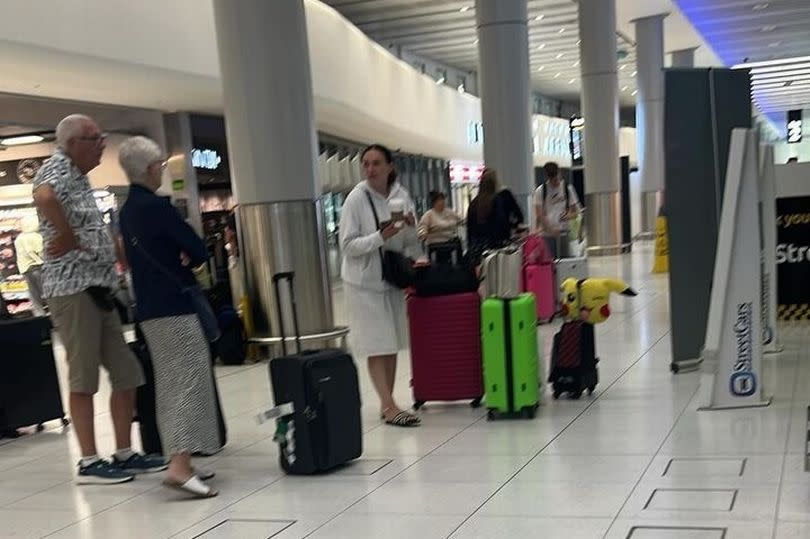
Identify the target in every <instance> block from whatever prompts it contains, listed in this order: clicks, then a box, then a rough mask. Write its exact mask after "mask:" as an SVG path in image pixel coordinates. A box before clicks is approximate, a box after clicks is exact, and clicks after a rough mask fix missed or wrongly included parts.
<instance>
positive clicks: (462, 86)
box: [456, 84, 467, 94]
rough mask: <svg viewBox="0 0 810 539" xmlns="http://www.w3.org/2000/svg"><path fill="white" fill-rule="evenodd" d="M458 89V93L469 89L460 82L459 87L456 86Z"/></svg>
mask: <svg viewBox="0 0 810 539" xmlns="http://www.w3.org/2000/svg"><path fill="white" fill-rule="evenodd" d="M456 90H458V93H460V94H463V93H466V91H467V90H466V88H464V85H463V84H459V85H458V88H456Z"/></svg>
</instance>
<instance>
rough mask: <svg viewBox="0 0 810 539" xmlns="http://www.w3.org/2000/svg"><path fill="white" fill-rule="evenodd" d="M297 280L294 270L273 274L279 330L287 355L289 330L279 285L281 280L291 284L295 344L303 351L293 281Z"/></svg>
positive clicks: (299, 351) (282, 345)
mask: <svg viewBox="0 0 810 539" xmlns="http://www.w3.org/2000/svg"><path fill="white" fill-rule="evenodd" d="M294 280H295V273H294V272H292V271H285V272H281V273H276V274H275V275H273V288H274V289H275V293H276V312H277V313H278V330H279V332H280V333H281V351H282V353H283V354H284V355H285V356H286V355H287V332H286V330H285V329H284V313H283V312H282V308H281V292H280V287H279V282H281V281H287V283H288V284H289V290H290V306H291V307H292V318H293V331H295V345H296V348H297V349H298V353H299V354H300V353H301V330H300V328H299V327H298V306H297V305H296V302H295V286H294V283H293V281H294Z"/></svg>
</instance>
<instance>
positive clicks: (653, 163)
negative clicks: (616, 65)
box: [633, 14, 667, 236]
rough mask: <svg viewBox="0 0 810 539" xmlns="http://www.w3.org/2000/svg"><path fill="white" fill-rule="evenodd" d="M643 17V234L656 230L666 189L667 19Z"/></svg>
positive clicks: (639, 51)
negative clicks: (665, 76)
mask: <svg viewBox="0 0 810 539" xmlns="http://www.w3.org/2000/svg"><path fill="white" fill-rule="evenodd" d="M666 17H667V14H662V15H654V16H652V17H644V18H643V19H637V20H635V21H633V22H634V23H635V25H636V55H637V59H636V64H637V71H638V74H637V80H638V98H637V101H636V129H637V135H638V137H637V139H636V140H637V144H638V155H639V158H640V161H639V172H640V176H641V233H642V235H646V236H650V235H654V233H655V220H656V218H657V217H658V210H659V207H660V203H661V194H662V193H663V190H664V19H665V18H666Z"/></svg>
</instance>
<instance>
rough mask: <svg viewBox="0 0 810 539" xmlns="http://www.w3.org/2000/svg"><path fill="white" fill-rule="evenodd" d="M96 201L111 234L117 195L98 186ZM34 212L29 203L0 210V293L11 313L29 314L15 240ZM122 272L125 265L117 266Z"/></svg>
mask: <svg viewBox="0 0 810 539" xmlns="http://www.w3.org/2000/svg"><path fill="white" fill-rule="evenodd" d="M94 195H95V198H96V204H97V205H98V207H99V209H100V210H101V212H102V213H103V214H104V222H105V223H107V224H108V225H110V228H111V230H112V232H113V234H115V233H116V230H117V221H116V213H117V210H118V202H120V201H119V200H118V198H117V196H116V195H115V194H114V193H112V192H111V191H109V190H107V189H99V190H97V191H95V193H94ZM36 217H37V211H36V209H35V208H34V207H33V206H32V205H30V204H25V205H17V206H7V207H5V208H2V209H0V295H1V296H2V299H3V302H4V304H5V308H6V310H7V311H8V313H9V314H10V315H12V316H26V315H30V314H31V311H32V308H33V304H32V303H31V297H30V294H29V291H28V285H27V284H26V282H25V278H24V277H23V276H22V275H21V274H20V270H19V267H18V266H17V251H16V248H15V247H14V240H16V239H17V236H19V235H20V234H21V233H22V230H23V221H24V220H25V219H26V218H29V219H30V218H36ZM118 269H119V274H123V272H124V268H118Z"/></svg>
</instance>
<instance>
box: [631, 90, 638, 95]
mask: <svg viewBox="0 0 810 539" xmlns="http://www.w3.org/2000/svg"><path fill="white" fill-rule="evenodd" d="M630 95H638V90H633V93H632V94H630Z"/></svg>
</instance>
